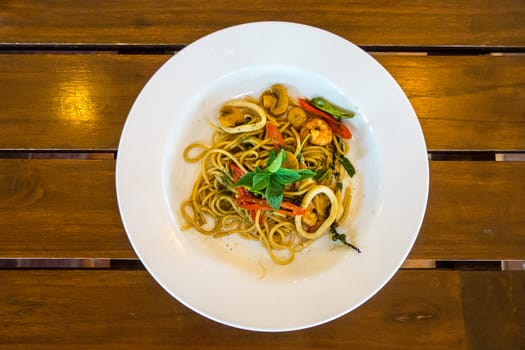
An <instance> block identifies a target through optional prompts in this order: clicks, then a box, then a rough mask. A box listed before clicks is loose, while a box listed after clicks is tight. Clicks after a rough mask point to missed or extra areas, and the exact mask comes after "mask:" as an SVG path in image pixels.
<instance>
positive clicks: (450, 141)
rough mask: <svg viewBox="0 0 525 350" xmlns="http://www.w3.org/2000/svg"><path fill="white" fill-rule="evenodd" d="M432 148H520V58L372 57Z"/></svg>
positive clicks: (523, 108)
mask: <svg viewBox="0 0 525 350" xmlns="http://www.w3.org/2000/svg"><path fill="white" fill-rule="evenodd" d="M376 59H378V60H379V62H380V63H382V64H383V65H384V66H385V68H386V69H387V70H388V71H389V72H390V73H391V74H392V75H393V77H394V78H395V79H396V80H397V82H398V83H399V84H400V85H401V87H402V88H403V90H404V91H405V93H406V94H407V96H408V98H409V99H410V102H411V103H412V105H413V107H414V109H415V111H416V113H417V115H418V117H419V121H420V123H421V127H422V128H423V132H424V134H425V140H426V142H427V146H428V148H429V149H432V150H523V149H525V69H523V68H524V67H525V56H514V57H508V56H506V57H505V56H500V57H490V56H478V57H467V56H465V57H443V56H442V57H413V58H410V57H399V56H377V57H376Z"/></svg>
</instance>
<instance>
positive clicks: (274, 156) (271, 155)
mask: <svg viewBox="0 0 525 350" xmlns="http://www.w3.org/2000/svg"><path fill="white" fill-rule="evenodd" d="M275 158H277V155H276V154H275V152H274V151H273V150H271V151H270V154H269V155H268V161H267V162H266V167H269V166H270V164H272V163H273V161H274V160H275Z"/></svg>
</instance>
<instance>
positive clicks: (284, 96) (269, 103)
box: [261, 84, 289, 115]
mask: <svg viewBox="0 0 525 350" xmlns="http://www.w3.org/2000/svg"><path fill="white" fill-rule="evenodd" d="M261 104H262V105H263V107H264V108H266V109H267V110H268V111H269V112H270V113H272V114H273V115H281V114H284V113H285V112H286V111H287V110H288V104H289V98H288V91H287V90H286V88H285V87H284V86H283V85H281V84H275V85H272V87H270V89H268V90H266V91H265V92H263V94H262V95H261Z"/></svg>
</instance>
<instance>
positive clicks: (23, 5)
mask: <svg viewBox="0 0 525 350" xmlns="http://www.w3.org/2000/svg"><path fill="white" fill-rule="evenodd" d="M0 13H1V21H2V26H1V27H0V38H1V39H0V40H1V42H2V43H8V44H14V43H59V44H63V43H74V44H76V43H80V44H94V43H104V44H118V43H132V44H188V43H190V42H192V41H194V40H196V39H198V38H199V37H202V36H203V35H206V34H209V33H211V32H213V31H216V30H218V29H222V28H224V27H227V26H231V25H235V24H239V23H246V22H253V21H264V20H279V21H292V22H300V23H305V24H310V25H314V26H319V27H322V28H324V29H327V30H330V31H332V32H334V33H337V34H339V35H341V36H343V37H345V38H347V39H349V40H351V41H354V42H355V43H357V44H360V45H403V46H404V45H416V46H418V45H438V46H442V45H468V46H471V45H481V46H486V45H489V46H491V45H494V46H523V45H525V28H524V26H523V23H522V19H523V18H524V17H525V6H523V1H521V0H504V1H497V2H489V3H487V2H486V1H482V0H476V1H461V2H459V3H458V2H452V3H451V2H449V1H446V0H441V1H434V2H432V4H430V5H429V4H428V2H427V1H424V0H405V1H380V2H363V1H343V0H340V1H338V0H334V1H330V2H322V1H313V0H304V1H302V2H301V6H297V3H296V2H294V1H291V0H288V1H279V2H276V3H272V4H271V5H269V4H268V2H266V1H250V2H244V3H242V4H241V3H239V2H238V1H233V0H221V1H205V2H203V1H199V2H195V1H189V0H187V1H176V2H173V1H169V0H163V1H153V0H140V1H136V0H133V1H131V0H121V1H112V2H107V1H102V0H97V1H89V2H85V3H82V4H79V3H78V1H75V0H67V1H61V2H60V3H56V2H49V1H36V0H26V1H17V2H13V1H7V2H5V1H4V2H2V5H0Z"/></svg>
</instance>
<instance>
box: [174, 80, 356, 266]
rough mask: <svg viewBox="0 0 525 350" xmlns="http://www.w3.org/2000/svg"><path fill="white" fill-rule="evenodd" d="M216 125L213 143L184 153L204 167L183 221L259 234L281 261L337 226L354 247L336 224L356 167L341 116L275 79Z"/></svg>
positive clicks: (215, 231)
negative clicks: (290, 92) (296, 96)
mask: <svg viewBox="0 0 525 350" xmlns="http://www.w3.org/2000/svg"><path fill="white" fill-rule="evenodd" d="M352 116H353V114H352ZM212 127H213V128H214V132H213V135H212V138H211V141H210V144H204V143H192V144H190V145H188V146H187V147H186V148H185V150H184V152H183V157H184V160H185V161H186V162H189V163H197V162H198V163H200V166H201V170H200V173H199V176H198V178H197V179H196V181H195V183H194V186H193V188H192V192H191V195H190V197H189V198H188V199H187V200H185V201H184V202H183V203H182V205H181V208H180V210H181V214H182V216H183V217H184V219H185V221H186V225H185V226H184V227H183V228H185V229H186V228H190V227H194V228H195V229H197V230H198V231H199V232H200V233H202V234H205V235H210V236H213V237H216V238H218V237H223V236H225V235H230V234H239V235H241V236H242V237H244V238H247V239H252V240H258V241H259V242H260V243H261V245H262V246H263V247H264V248H265V249H266V250H267V251H268V253H269V255H270V257H271V258H272V260H273V261H275V262H276V263H278V264H289V263H290V262H292V261H293V259H294V256H295V254H296V252H299V251H301V250H303V249H304V248H305V247H307V246H308V245H309V244H311V243H312V242H313V241H315V240H316V239H318V238H319V237H321V236H323V235H326V234H328V233H330V232H332V233H333V235H332V238H333V239H334V240H336V238H337V239H341V237H342V241H343V243H345V244H347V245H350V246H352V245H351V244H349V243H348V242H346V241H345V236H344V235H341V234H338V233H337V232H336V231H335V227H336V226H337V225H338V224H339V223H340V222H342V221H343V220H345V218H346V217H347V214H348V210H349V207H350V203H351V191H350V187H349V186H346V188H344V187H345V186H344V185H343V183H344V182H345V181H344V178H345V177H346V176H349V175H350V176H352V175H353V173H354V172H355V170H354V169H353V166H352V165H351V163H350V162H349V161H348V159H346V158H345V154H346V153H348V151H349V144H348V142H347V139H349V138H351V133H350V131H349V129H348V128H347V127H346V126H345V125H344V124H343V123H342V122H341V121H340V120H339V119H335V118H334V117H332V116H331V115H329V114H328V113H326V112H324V111H322V110H320V109H318V108H316V107H315V106H314V105H313V104H309V103H308V100H305V99H299V100H298V101H293V99H292V98H291V97H290V96H288V91H287V89H286V88H285V87H284V86H283V85H280V84H276V85H273V86H271V87H270V88H269V89H268V90H266V91H265V92H263V94H262V95H261V96H260V97H259V99H258V100H255V99H253V98H251V97H246V98H245V99H236V100H231V101H227V102H225V103H224V104H223V105H222V106H221V108H220V110H219V112H218V116H217V125H215V124H214V125H212ZM334 232H335V233H334Z"/></svg>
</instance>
